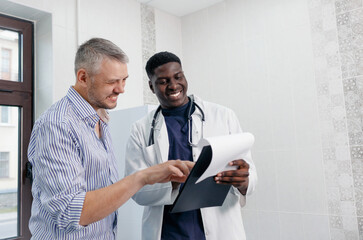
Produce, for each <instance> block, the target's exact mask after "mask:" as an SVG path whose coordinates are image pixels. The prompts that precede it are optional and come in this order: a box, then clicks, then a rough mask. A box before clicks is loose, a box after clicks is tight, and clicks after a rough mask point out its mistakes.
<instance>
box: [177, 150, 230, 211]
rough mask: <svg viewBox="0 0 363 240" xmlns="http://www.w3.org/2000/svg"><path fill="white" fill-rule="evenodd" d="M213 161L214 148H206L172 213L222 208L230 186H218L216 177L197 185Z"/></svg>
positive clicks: (183, 187) (178, 197)
mask: <svg viewBox="0 0 363 240" xmlns="http://www.w3.org/2000/svg"><path fill="white" fill-rule="evenodd" d="M211 160H212V148H211V146H210V145H207V146H204V147H203V149H202V151H201V153H200V155H199V157H198V160H197V162H196V163H195V165H194V167H193V168H192V170H191V171H190V174H189V176H188V178H187V180H186V181H185V183H184V184H183V185H182V187H181V189H180V192H179V195H178V196H177V198H176V199H175V201H174V203H173V205H172V207H171V209H170V213H177V212H185V211H190V210H195V209H199V208H205V207H216V206H222V204H223V202H224V200H225V199H226V196H227V194H228V192H229V189H230V188H231V186H230V185H222V184H217V183H216V182H215V181H214V176H211V177H208V178H206V179H204V180H203V181H201V182H199V183H197V184H195V182H196V181H197V180H198V179H199V177H200V176H201V175H202V174H203V173H204V171H205V170H206V169H207V168H208V166H209V164H210V163H211Z"/></svg>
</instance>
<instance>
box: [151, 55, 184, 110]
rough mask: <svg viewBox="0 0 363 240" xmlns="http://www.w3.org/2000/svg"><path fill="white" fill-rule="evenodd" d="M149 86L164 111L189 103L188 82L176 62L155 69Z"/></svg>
mask: <svg viewBox="0 0 363 240" xmlns="http://www.w3.org/2000/svg"><path fill="white" fill-rule="evenodd" d="M149 86H150V89H151V91H152V92H153V93H155V94H156V96H157V98H158V100H159V102H160V105H161V107H162V108H164V109H170V108H176V107H180V106H183V105H184V104H186V103H188V101H189V99H188V96H187V90H188V82H187V80H186V79H185V76H184V72H183V69H182V67H181V66H180V64H179V63H177V62H168V63H166V64H163V65H161V66H159V67H157V68H155V70H154V75H153V76H152V77H151V79H150V81H149Z"/></svg>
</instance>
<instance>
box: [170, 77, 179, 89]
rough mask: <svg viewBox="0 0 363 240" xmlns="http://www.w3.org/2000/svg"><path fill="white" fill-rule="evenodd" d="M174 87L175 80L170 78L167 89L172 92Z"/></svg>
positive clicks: (175, 84)
mask: <svg viewBox="0 0 363 240" xmlns="http://www.w3.org/2000/svg"><path fill="white" fill-rule="evenodd" d="M176 86H177V82H176V80H175V79H174V78H171V79H170V80H169V84H168V88H169V89H171V90H174V89H176Z"/></svg>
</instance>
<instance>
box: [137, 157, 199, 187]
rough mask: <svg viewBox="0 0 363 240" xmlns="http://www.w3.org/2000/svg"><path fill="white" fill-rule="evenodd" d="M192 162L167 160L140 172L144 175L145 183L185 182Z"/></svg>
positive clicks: (192, 164)
mask: <svg viewBox="0 0 363 240" xmlns="http://www.w3.org/2000/svg"><path fill="white" fill-rule="evenodd" d="M193 166H194V162H191V161H181V160H169V161H167V162H164V163H161V164H158V165H155V166H152V167H149V168H146V169H144V170H142V171H140V173H142V174H143V176H144V183H145V184H154V183H166V182H170V181H172V182H178V183H182V182H185V180H186V179H187V177H188V175H189V172H190V169H192V168H193Z"/></svg>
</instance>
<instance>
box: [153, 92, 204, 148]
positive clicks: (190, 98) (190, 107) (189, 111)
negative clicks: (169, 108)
mask: <svg viewBox="0 0 363 240" xmlns="http://www.w3.org/2000/svg"><path fill="white" fill-rule="evenodd" d="M188 98H189V100H190V101H191V103H190V106H189V109H188V127H189V130H188V142H189V145H190V146H192V147H197V144H194V143H193V142H192V139H191V127H192V126H191V121H192V109H193V104H194V106H195V107H197V108H198V109H199V111H200V112H201V114H202V116H201V120H202V128H201V134H202V135H201V136H202V138H203V124H204V122H205V116H204V112H203V110H202V108H201V107H200V106H199V105H198V104H197V103H196V102H195V101H194V98H193V97H188ZM160 111H161V106H160V105H159V106H158V108H157V109H156V111H155V113H154V116H153V120H152V122H151V129H150V135H149V141H148V146H151V145H153V144H154V132H155V125H156V118H157V117H158V114H159V113H160Z"/></svg>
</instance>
